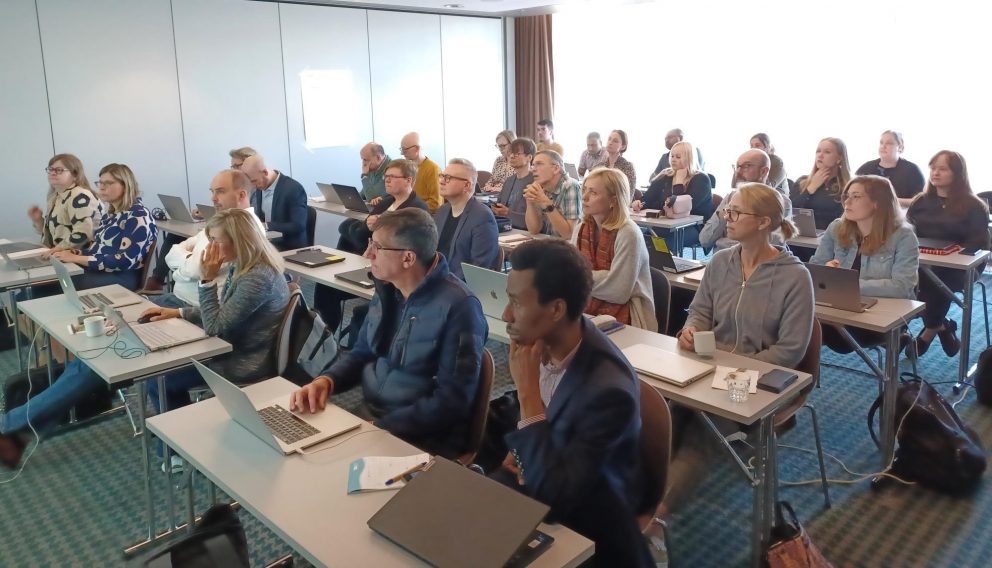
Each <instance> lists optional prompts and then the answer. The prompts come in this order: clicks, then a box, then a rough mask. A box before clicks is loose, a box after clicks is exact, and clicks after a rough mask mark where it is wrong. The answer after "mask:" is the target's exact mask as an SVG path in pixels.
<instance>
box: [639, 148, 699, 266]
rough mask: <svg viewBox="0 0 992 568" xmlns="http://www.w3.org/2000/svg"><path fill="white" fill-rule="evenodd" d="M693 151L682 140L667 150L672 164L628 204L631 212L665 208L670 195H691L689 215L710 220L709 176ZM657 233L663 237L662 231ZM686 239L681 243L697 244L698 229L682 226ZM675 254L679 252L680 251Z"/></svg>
mask: <svg viewBox="0 0 992 568" xmlns="http://www.w3.org/2000/svg"><path fill="white" fill-rule="evenodd" d="M696 156H697V155H696V150H695V148H693V147H692V144H690V143H688V142H685V141H682V142H676V143H675V145H673V146H672V150H671V152H669V162H670V163H671V167H669V168H667V169H665V170H662V172H661V173H660V174H658V175H657V176H655V177H654V178H653V179H652V180H651V185H650V186H649V187H648V190H647V191H646V192H645V193H644V197H643V199H640V200H636V201H634V202H633V203H631V204H630V205H631V208H632V209H633V210H634V211H640V210H641V209H664V207H665V204H666V203H667V202H668V200H669V198H671V197H674V196H679V195H688V196H690V197H692V210H691V211H690V212H689V213H690V214H691V215H700V216H702V217H703V219H709V218H710V216H712V215H713V210H714V209H715V207H714V206H713V185H712V184H711V183H710V176H708V175H707V174H706V173H705V172H703V171H701V170H700V168H699V165H698V164H697V162H696ZM656 232H657V233H658V234H659V235H661V236H664V234H663V230H661V229H658V230H656ZM683 234H684V235H685V240H684V241H683V244H684V245H686V246H692V245H695V244H699V228H698V227H695V226H693V227H688V228H686V229H684V233H683ZM676 254H679V255H681V254H682V251H678V252H677V253H676Z"/></svg>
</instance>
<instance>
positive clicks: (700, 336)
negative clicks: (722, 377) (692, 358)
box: [692, 331, 716, 357]
mask: <svg viewBox="0 0 992 568" xmlns="http://www.w3.org/2000/svg"><path fill="white" fill-rule="evenodd" d="M692 343H693V344H694V345H695V346H696V355H702V356H703V357H712V356H713V353H715V352H716V338H715V337H714V336H713V332H712V331H697V332H696V333H694V334H692Z"/></svg>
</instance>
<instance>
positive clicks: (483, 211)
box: [434, 198, 499, 280]
mask: <svg viewBox="0 0 992 568" xmlns="http://www.w3.org/2000/svg"><path fill="white" fill-rule="evenodd" d="M450 211H451V204H450V203H445V204H444V205H442V206H441V207H439V208H438V210H437V213H435V214H434V222H435V223H437V233H438V234H439V235H440V234H441V233H442V232H443V231H444V225H445V221H446V220H447V218H448V213H449V212H450ZM455 221H456V222H457V223H458V225H457V226H456V227H455V233H454V235H452V237H451V247H450V248H449V249H448V250H442V251H438V252H440V253H441V254H443V255H444V257H445V258H447V259H448V268H449V269H450V270H451V273H452V274H454V275H455V276H457V277H459V278H461V279H462V280H465V275H464V274H462V263H463V262H467V263H469V264H474V265H475V266H480V267H482V268H489V269H491V270H495V269H496V268H497V267H496V260H497V257H498V256H499V229H498V228H497V227H496V217H495V216H494V215H493V212H492V210H490V209H489V208H488V207H486V206H485V205H483V204H482V203H481V202H479V200H477V199H475V198H472V199H470V200H469V202H468V204H467V205H466V206H465V210H464V211H462V214H461V215H460V216H459V217H458V219H455Z"/></svg>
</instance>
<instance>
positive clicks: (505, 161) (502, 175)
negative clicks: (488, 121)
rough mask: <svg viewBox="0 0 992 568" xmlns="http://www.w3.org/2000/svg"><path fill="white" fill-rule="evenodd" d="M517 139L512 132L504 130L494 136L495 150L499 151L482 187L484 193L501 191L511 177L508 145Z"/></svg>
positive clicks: (511, 170) (511, 168)
mask: <svg viewBox="0 0 992 568" xmlns="http://www.w3.org/2000/svg"><path fill="white" fill-rule="evenodd" d="M516 139H517V135H516V134H514V132H513V131H512V130H504V131H503V132H500V133H499V134H497V135H496V148H497V149H499V157H498V158H496V161H495V162H493V169H492V171H491V172H490V176H489V181H487V182H486V185H484V186H483V187H482V191H485V192H486V193H495V192H497V191H502V190H503V182H504V181H506V180H507V178H509V177H510V176H512V175H513V167H511V166H510V161H509V160H510V143H512V142H513V141H514V140H516Z"/></svg>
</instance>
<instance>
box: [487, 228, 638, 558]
mask: <svg viewBox="0 0 992 568" xmlns="http://www.w3.org/2000/svg"><path fill="white" fill-rule="evenodd" d="M512 263H513V270H512V271H511V272H510V275H509V278H508V281H507V286H506V291H507V295H508V296H509V300H510V301H509V304H508V305H507V307H506V309H505V310H504V312H503V320H504V321H505V322H506V331H507V334H508V335H509V336H510V339H511V342H510V357H509V360H510V361H509V363H510V375H511V376H512V377H513V382H514V383H515V384H516V386H517V395H518V397H519V399H520V422H519V423H518V425H517V430H516V431H513V432H510V433H509V434H507V435H506V437H505V439H506V443H507V446H508V447H509V448H510V453H509V454H508V455H507V459H506V461H504V464H503V468H502V469H501V470H500V471H498V472H496V473H495V474H494V475H493V477H494V478H495V479H497V480H499V481H502V482H504V483H507V484H508V485H510V486H511V487H516V488H517V489H518V490H520V491H522V492H524V493H526V494H527V495H529V496H530V497H533V498H534V499H537V500H538V501H541V502H543V503H545V504H547V505H549V506H550V507H551V512H550V515H549V518H550V520H553V521H557V522H561V523H562V524H564V525H566V526H568V527H569V528H571V529H573V530H575V531H577V532H579V533H581V534H583V535H585V536H586V537H587V538H589V539H591V540H593V541H594V542H595V543H596V557H595V561H596V565H598V566H647V565H653V564H652V563H651V558H650V555H649V554H648V550H647V547H646V546H645V544H644V540H643V539H642V538H641V533H640V530H639V528H638V525H637V521H636V515H637V509H638V508H639V506H640V501H641V487H643V485H642V483H641V479H642V474H641V470H640V464H639V458H638V456H639V447H640V446H639V443H640V431H641V419H640V411H639V407H640V385H639V383H638V379H637V375H636V374H635V372H634V369H633V368H632V367H631V366H630V363H628V362H627V359H626V358H625V357H624V356H623V354H622V353H621V352H620V350H619V348H617V347H616V345H614V344H613V342H611V341H610V340H609V339H608V338H607V337H606V335H604V334H603V332H601V331H599V330H598V329H596V326H594V325H592V324H591V323H589V321H588V320H587V319H586V318H584V317H582V310H583V309H584V308H585V307H586V304H587V303H588V301H589V295H590V292H591V290H592V271H591V268H590V266H589V263H588V262H587V261H586V260H585V259H584V258H583V257H582V256H581V255H580V254H579V252H578V250H576V248H575V247H573V246H571V245H569V244H568V243H567V242H565V241H561V240H550V239H549V240H540V241H532V242H530V243H525V244H523V245H520V246H519V247H518V248H517V249H516V250H515V251H514V252H513V257H512Z"/></svg>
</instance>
